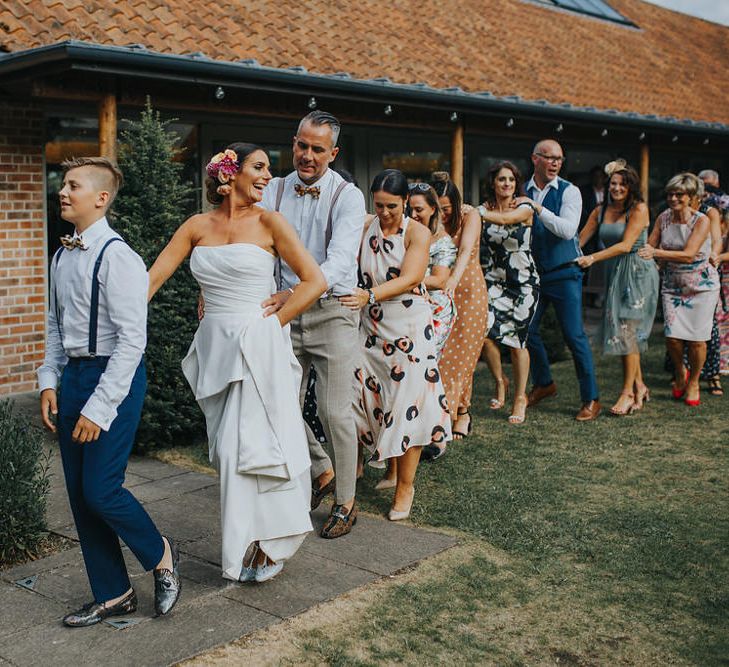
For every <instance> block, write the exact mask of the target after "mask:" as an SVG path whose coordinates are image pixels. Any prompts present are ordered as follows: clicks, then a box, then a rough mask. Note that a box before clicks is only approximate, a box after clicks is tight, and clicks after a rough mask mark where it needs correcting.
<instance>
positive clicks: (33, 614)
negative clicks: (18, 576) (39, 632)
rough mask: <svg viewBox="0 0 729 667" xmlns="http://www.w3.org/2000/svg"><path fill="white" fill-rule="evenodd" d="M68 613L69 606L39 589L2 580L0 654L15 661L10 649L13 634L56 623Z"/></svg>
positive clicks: (0, 592)
mask: <svg viewBox="0 0 729 667" xmlns="http://www.w3.org/2000/svg"><path fill="white" fill-rule="evenodd" d="M65 613H66V607H65V606H64V605H62V604H60V603H59V602H56V601H55V600H50V599H48V598H44V597H43V596H41V595H38V593H34V592H33V591H29V590H26V589H24V588H19V587H18V586H13V585H12V584H0V655H2V656H3V657H5V658H6V659H8V660H11V661H13V658H12V655H11V654H10V652H9V651H8V650H7V648H8V646H9V644H11V643H12V641H11V640H10V639H9V637H11V636H12V635H13V634H17V633H18V632H26V631H28V630H30V629H32V628H35V627H39V626H40V625H43V624H45V623H52V622H54V621H55V620H56V619H59V618H61V617H62V616H63V615H64V614H65Z"/></svg>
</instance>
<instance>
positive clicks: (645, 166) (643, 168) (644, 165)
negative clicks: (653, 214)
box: [640, 144, 650, 206]
mask: <svg viewBox="0 0 729 667" xmlns="http://www.w3.org/2000/svg"><path fill="white" fill-rule="evenodd" d="M649 185H650V150H649V149H648V144H641V145H640V193H641V194H642V195H643V201H644V202H645V203H646V206H648V205H649V204H648V189H649V188H648V186H649Z"/></svg>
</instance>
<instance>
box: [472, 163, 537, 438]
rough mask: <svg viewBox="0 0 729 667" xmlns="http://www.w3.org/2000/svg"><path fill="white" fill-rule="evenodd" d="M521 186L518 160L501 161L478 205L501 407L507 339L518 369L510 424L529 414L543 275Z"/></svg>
mask: <svg viewBox="0 0 729 667" xmlns="http://www.w3.org/2000/svg"><path fill="white" fill-rule="evenodd" d="M521 185H522V177H521V174H520V173H519V170H518V169H517V167H516V165H514V164H512V163H511V162H499V163H497V164H495V165H494V166H493V167H491V169H489V172H488V175H487V177H486V203H485V204H484V205H482V206H479V208H478V212H479V214H480V216H481V220H483V223H484V227H483V232H482V235H483V238H484V241H485V243H487V244H488V249H489V253H488V263H487V265H486V269H485V273H486V284H487V285H488V291H489V310H488V337H487V338H486V341H485V343H484V348H485V352H486V362H487V363H488V366H489V370H490V371H491V373H492V375H493V376H494V380H495V381H496V387H497V396H496V397H495V398H492V399H491V405H490V407H491V408H492V409H494V410H498V409H499V408H502V407H503V406H504V403H505V402H506V387H507V383H508V381H507V379H506V378H505V377H504V375H503V370H502V367H501V350H500V349H499V345H498V344H499V343H501V344H502V345H505V346H507V347H508V348H510V350H511V365H512V367H513V369H514V403H513V405H512V409H511V415H510V416H509V423H510V424H521V423H523V422H524V419H525V417H526V408H527V396H526V385H527V380H528V378H529V352H528V351H527V349H526V339H527V332H528V330H529V323H530V322H531V321H532V317H534V312H535V311H536V309H537V303H538V302H539V274H538V273H537V267H536V265H535V264H534V259H533V258H532V253H531V249H530V245H531V232H532V230H531V225H532V217H533V215H534V209H533V208H532V205H531V203H530V202H529V201H528V200H527V199H526V198H524V197H522V198H519V197H518V194H519V193H520V191H521Z"/></svg>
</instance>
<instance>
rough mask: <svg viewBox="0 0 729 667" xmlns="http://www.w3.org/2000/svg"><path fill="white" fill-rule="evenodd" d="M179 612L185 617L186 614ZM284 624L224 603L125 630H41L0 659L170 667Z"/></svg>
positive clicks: (1, 646) (14, 640) (17, 637)
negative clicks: (241, 638)
mask: <svg viewBox="0 0 729 667" xmlns="http://www.w3.org/2000/svg"><path fill="white" fill-rule="evenodd" d="M179 611H183V609H180V610H179ZM276 621H278V619H277V618H276V617H275V616H271V615H269V614H266V613H264V612H261V611H258V610H257V609H253V608H252V607H246V606H245V605H242V604H240V603H239V602H236V601H234V600H230V599H228V598H223V597H207V598H203V599H201V600H200V601H199V602H198V604H196V605H194V606H191V607H188V608H185V609H184V613H178V609H177V608H176V609H175V610H174V611H173V612H172V614H170V616H168V617H164V618H156V619H150V620H148V621H146V622H142V623H139V624H138V625H132V626H130V627H128V628H126V629H124V630H117V629H114V628H112V627H111V626H109V625H107V624H105V623H100V624H99V625H96V626H93V627H91V628H86V629H84V630H70V629H68V628H64V627H63V626H62V625H61V624H60V623H47V624H43V625H36V626H34V627H33V628H32V629H31V630H30V631H28V632H23V633H16V634H14V635H11V636H10V637H9V638H8V641H7V642H2V643H0V655H2V656H3V657H4V658H5V659H6V660H9V661H11V662H12V663H14V664H15V665H27V666H34V665H39V666H43V667H46V666H47V665H93V664H96V665H98V664H103V665H105V667H117V666H120V667H121V666H126V665H129V666H133V667H138V666H139V665H145V667H155V666H157V665H169V664H172V663H175V662H178V661H179V660H182V659H184V658H187V657H191V656H193V655H196V654H197V653H200V652H201V651H204V650H207V649H210V648H213V647H215V646H218V645H220V644H225V643H227V642H229V641H232V640H234V639H237V638H238V637H242V636H243V635H246V634H248V633H250V632H253V631H254V630H258V629H259V628H262V627H265V626H267V625H270V624H271V623H273V622H276Z"/></svg>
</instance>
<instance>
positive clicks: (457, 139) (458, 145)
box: [451, 123, 464, 195]
mask: <svg viewBox="0 0 729 667" xmlns="http://www.w3.org/2000/svg"><path fill="white" fill-rule="evenodd" d="M451 181H452V182H453V184H454V185H455V186H456V187H457V188H458V189H459V190H460V191H461V194H462V195H464V192H463V123H458V125H456V127H455V129H454V130H453V137H452V139H451Z"/></svg>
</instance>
